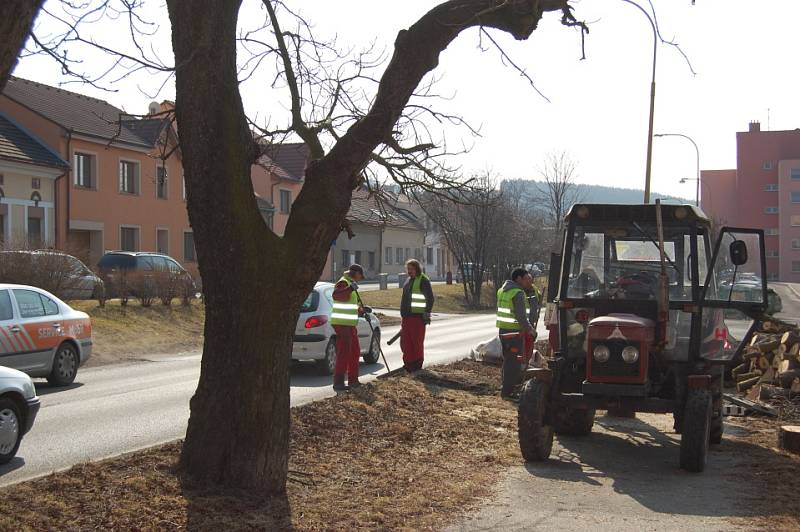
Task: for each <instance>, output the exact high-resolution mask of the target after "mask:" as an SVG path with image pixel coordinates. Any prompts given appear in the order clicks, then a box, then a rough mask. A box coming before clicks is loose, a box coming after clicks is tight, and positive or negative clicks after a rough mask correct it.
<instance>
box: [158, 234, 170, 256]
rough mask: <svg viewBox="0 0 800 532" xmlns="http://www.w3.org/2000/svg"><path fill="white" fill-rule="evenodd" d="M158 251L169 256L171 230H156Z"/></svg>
mask: <svg viewBox="0 0 800 532" xmlns="http://www.w3.org/2000/svg"><path fill="white" fill-rule="evenodd" d="M156 251H157V252H159V253H163V254H164V255H169V230H167V229H156Z"/></svg>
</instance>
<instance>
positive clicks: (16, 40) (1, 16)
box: [0, 0, 44, 92]
mask: <svg viewBox="0 0 800 532" xmlns="http://www.w3.org/2000/svg"><path fill="white" fill-rule="evenodd" d="M43 3H44V0H3V1H2V2H0V35H2V39H0V92H3V89H5V87H6V82H7V81H8V78H9V77H10V76H11V71H12V70H14V66H16V64H17V57H18V56H19V51H20V50H21V49H22V47H23V46H24V45H25V39H27V38H28V35H29V34H30V31H31V27H32V26H33V21H34V20H35V19H36V14H37V13H38V12H39V8H41V7H42V4H43Z"/></svg>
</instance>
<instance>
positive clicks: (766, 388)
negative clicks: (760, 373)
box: [758, 384, 791, 401]
mask: <svg viewBox="0 0 800 532" xmlns="http://www.w3.org/2000/svg"><path fill="white" fill-rule="evenodd" d="M760 388H761V390H760V393H759V395H758V398H759V399H760V400H762V401H769V400H770V399H788V398H789V395H790V394H791V392H790V391H789V390H786V389H784V388H781V387H779V386H772V385H771V384H762V385H761V386H760Z"/></svg>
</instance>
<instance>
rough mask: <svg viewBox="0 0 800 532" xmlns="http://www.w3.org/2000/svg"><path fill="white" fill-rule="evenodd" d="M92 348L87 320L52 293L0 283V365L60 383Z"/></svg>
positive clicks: (64, 382) (72, 374)
mask: <svg viewBox="0 0 800 532" xmlns="http://www.w3.org/2000/svg"><path fill="white" fill-rule="evenodd" d="M91 354H92V322H91V320H90V319H89V315H88V314H86V313H85V312H80V311H78V310H75V309H73V308H72V307H70V306H69V305H67V304H66V303H64V302H63V301H61V300H60V299H58V298H57V297H55V296H54V295H53V294H51V293H49V292H47V291H45V290H41V289H39V288H35V287H33V286H24V285H16V284H0V366H6V367H9V368H13V369H17V370H19V371H22V372H24V373H27V374H28V375H30V376H31V377H45V378H47V380H48V382H49V383H50V384H53V385H56V386H66V385H69V384H71V383H72V381H74V380H75V376H76V375H77V374H78V368H79V367H80V366H81V365H82V364H83V363H84V362H86V360H87V359H88V358H89V356H91Z"/></svg>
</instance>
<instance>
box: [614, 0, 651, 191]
mask: <svg viewBox="0 0 800 532" xmlns="http://www.w3.org/2000/svg"><path fill="white" fill-rule="evenodd" d="M622 1H623V2H625V3H626V4H630V5H632V6H635V7H636V9H638V10H639V11H641V12H642V13H643V14H644V16H646V17H647V20H648V21H649V22H650V26H651V27H652V28H653V75H652V78H651V80H650V122H649V125H648V129H647V166H646V167H645V175H644V202H645V203H650V168H651V166H652V162H653V114H654V112H655V107H656V52H657V51H658V30H657V29H656V23H655V22H654V21H653V17H651V16H650V13H648V12H647V11H646V10H645V9H644V8H643V7H642V6H640V5H639V4H637V3H636V2H634V1H633V0H622Z"/></svg>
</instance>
